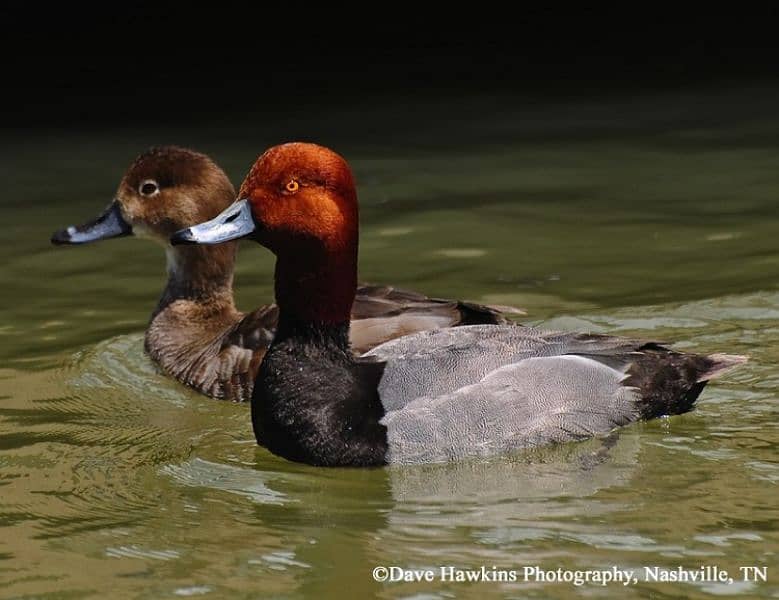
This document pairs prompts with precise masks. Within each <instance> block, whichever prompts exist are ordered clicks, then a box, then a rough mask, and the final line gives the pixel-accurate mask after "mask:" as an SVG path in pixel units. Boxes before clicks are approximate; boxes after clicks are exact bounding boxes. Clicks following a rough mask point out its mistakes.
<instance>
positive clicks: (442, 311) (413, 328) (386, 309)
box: [351, 285, 524, 354]
mask: <svg viewBox="0 0 779 600" xmlns="http://www.w3.org/2000/svg"><path fill="white" fill-rule="evenodd" d="M504 313H514V314H524V313H523V312H522V311H520V310H518V309H512V308H509V307H493V306H487V305H483V304H475V303H472V302H462V301H460V300H447V299H442V298H429V297H427V296H425V295H423V294H419V293H417V292H413V291H410V290H404V289H398V288H394V287H390V286H375V285H362V286H360V287H358V288H357V296H356V297H355V300H354V306H353V307H352V327H351V341H352V348H353V350H354V351H355V352H357V353H358V354H362V353H363V352H367V351H368V350H370V349H371V348H373V347H375V346H378V345H379V344H382V343H384V342H386V341H389V340H392V339H395V338H397V337H401V336H404V335H408V334H411V333H415V332H417V331H425V330H428V329H440V328H442V327H456V326H458V325H483V324H503V323H507V322H508V319H507V318H506V317H505V316H504Z"/></svg>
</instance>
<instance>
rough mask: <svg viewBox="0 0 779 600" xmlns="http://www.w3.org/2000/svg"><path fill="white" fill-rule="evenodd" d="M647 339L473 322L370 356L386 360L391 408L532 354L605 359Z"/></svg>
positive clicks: (385, 395) (384, 382)
mask: <svg viewBox="0 0 779 600" xmlns="http://www.w3.org/2000/svg"><path fill="white" fill-rule="evenodd" d="M646 344H647V342H645V341H640V340H631V339H627V338H621V337H614V336H603V335H597V334H583V333H560V332H554V331H543V330H540V329H536V328H533V327H512V326H494V325H493V326H491V325H472V326H466V327H457V328H450V329H442V330H437V331H425V332H420V333H417V334H414V335H410V336H406V337H403V338H399V339H396V340H393V341H391V342H388V343H386V344H382V345H381V346H379V347H377V348H374V349H373V350H372V351H370V352H368V353H367V354H366V355H365V356H367V357H375V358H378V359H379V360H382V361H385V362H386V363H387V364H386V367H385V369H384V374H383V376H382V379H381V382H380V383H379V394H380V397H381V401H382V404H383V405H384V407H385V409H386V410H387V411H391V410H397V409H399V408H401V407H403V406H405V405H406V404H407V403H408V402H410V401H412V400H414V399H416V398H421V397H429V398H433V397H437V396H442V395H445V394H449V393H452V392H454V391H455V390H458V389H460V388H462V387H464V386H467V385H471V384H474V383H478V382H480V381H481V380H482V379H483V378H484V377H485V376H487V375H488V374H489V373H491V372H492V371H494V370H496V369H499V368H501V367H503V366H506V365H512V364H515V363H518V362H520V361H522V360H526V359H528V358H537V357H552V356H561V355H565V354H583V355H598V356H599V357H600V360H601V362H604V361H607V360H609V357H611V356H614V357H620V356H623V355H624V354H625V353H629V352H633V351H635V350H638V349H639V348H642V347H644V346H646Z"/></svg>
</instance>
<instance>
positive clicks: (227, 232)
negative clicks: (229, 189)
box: [170, 200, 255, 246]
mask: <svg viewBox="0 0 779 600" xmlns="http://www.w3.org/2000/svg"><path fill="white" fill-rule="evenodd" d="M254 229H255V224H254V218H253V217H252V208H251V206H250V205H249V202H248V201H247V200H238V201H237V202H235V203H233V204H232V205H230V206H229V207H228V208H226V209H225V210H223V211H222V212H221V213H219V215H217V216H216V217H215V218H213V219H211V220H210V221H206V222H205V223H201V224H200V225H193V226H192V227H188V228H186V229H181V230H179V231H177V232H176V233H174V234H173V235H172V236H170V243H171V244H173V245H174V246H178V245H179V244H221V243H222V242H229V241H230V240H237V239H238V238H242V237H245V236H247V235H249V234H250V233H252V232H253V231H254Z"/></svg>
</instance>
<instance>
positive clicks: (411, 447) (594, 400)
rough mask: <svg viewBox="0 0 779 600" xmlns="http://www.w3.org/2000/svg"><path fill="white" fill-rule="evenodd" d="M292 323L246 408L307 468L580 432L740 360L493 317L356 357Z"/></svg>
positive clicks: (653, 413) (261, 435) (630, 414)
mask: <svg viewBox="0 0 779 600" xmlns="http://www.w3.org/2000/svg"><path fill="white" fill-rule="evenodd" d="M303 331H305V328H298V331H297V332H296V333H295V334H294V335H291V336H289V337H287V338H286V339H280V340H279V341H278V342H276V343H274V344H273V345H272V346H271V349H270V350H269V352H268V354H267V355H266V358H265V362H264V364H263V366H262V367H261V368H260V371H259V374H258V387H257V393H256V394H255V396H254V401H253V404H252V417H253V422H254V427H255V431H256V432H257V434H258V439H259V441H260V442H261V443H262V444H263V445H265V446H267V447H268V448H269V449H270V450H272V451H274V452H275V453H277V454H279V455H281V456H285V457H286V458H289V459H291V460H297V461H301V462H307V463H311V464H317V465H350V466H370V465H381V464H389V463H399V464H413V463H427V462H444V461H450V460H459V459H463V458H472V457H484V456H491V455H495V454H499V453H505V452H510V451H515V450H519V449H525V448H532V447H536V446H543V445H547V444H552V443H561V442H569V441H578V440H582V439H586V438H589V437H592V436H595V435H599V434H605V433H608V432H609V431H611V430H613V429H614V428H615V427H620V426H623V425H627V424H629V423H632V422H634V421H637V420H639V419H651V418H654V417H658V416H662V415H672V414H679V413H683V412H687V411H688V410H690V409H691V408H692V406H693V403H694V402H695V400H696V398H697V397H698V395H699V394H700V392H701V391H702V390H703V387H704V385H705V383H706V381H707V380H708V379H710V378H712V377H714V376H716V375H717V374H718V373H719V372H721V371H723V370H725V369H727V368H729V367H731V366H733V365H735V364H738V363H739V362H741V359H740V357H728V356H700V355H694V354H681V353H677V352H673V351H671V350H669V349H667V348H665V347H663V346H660V345H658V344H656V343H653V342H646V341H642V340H632V339H627V338H620V337H613V336H604V335H591V334H582V333H561V332H551V331H542V330H539V329H535V328H529V327H522V328H517V327H510V326H494V325H474V326H470V327H460V328H456V329H441V330H437V331H430V332H421V333H417V334H414V335H410V336H405V337H403V338H399V339H397V340H394V341H391V342H388V343H386V344H382V345H381V346H378V347H377V348H375V349H373V350H372V351H370V352H368V353H367V355H365V356H364V357H362V358H360V359H353V358H352V357H351V356H350V354H349V353H348V352H347V351H345V350H344V349H343V345H342V344H341V339H342V338H343V336H342V335H339V334H337V333H336V332H334V331H332V332H330V333H325V332H323V331H322V330H321V329H319V333H318V334H317V335H315V336H309V335H307V334H305V333H302V332H303ZM303 374H305V375H303ZM303 380H305V381H307V382H308V383H306V385H305V386H304V385H302V381H303ZM334 398H337V401H334V400H333V399H334ZM293 440H294V443H293Z"/></svg>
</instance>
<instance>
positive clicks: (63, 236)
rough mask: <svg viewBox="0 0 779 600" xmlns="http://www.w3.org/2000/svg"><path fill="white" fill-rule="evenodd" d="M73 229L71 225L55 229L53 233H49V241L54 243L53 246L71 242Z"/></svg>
mask: <svg viewBox="0 0 779 600" xmlns="http://www.w3.org/2000/svg"><path fill="white" fill-rule="evenodd" d="M74 230H75V228H74V227H73V226H70V227H67V228H65V229H60V230H59V231H55V232H54V233H52V234H51V243H52V244H54V245H55V246H63V245H65V244H72V243H73V241H72V238H73V231H74Z"/></svg>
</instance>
